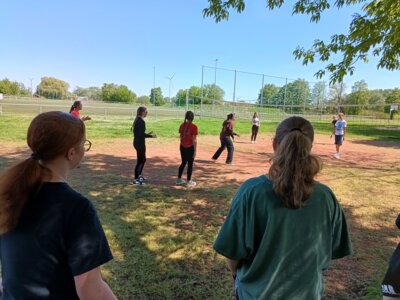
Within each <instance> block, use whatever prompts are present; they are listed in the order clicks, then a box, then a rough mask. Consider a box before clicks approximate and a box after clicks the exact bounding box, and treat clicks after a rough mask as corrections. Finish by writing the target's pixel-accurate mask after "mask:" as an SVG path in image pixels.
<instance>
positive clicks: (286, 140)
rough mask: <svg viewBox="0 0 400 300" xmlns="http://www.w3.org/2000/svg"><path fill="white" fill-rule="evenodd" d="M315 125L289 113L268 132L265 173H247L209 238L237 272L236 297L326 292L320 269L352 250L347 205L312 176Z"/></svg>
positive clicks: (272, 298) (316, 164) (310, 297)
mask: <svg viewBox="0 0 400 300" xmlns="http://www.w3.org/2000/svg"><path fill="white" fill-rule="evenodd" d="M313 140H314V129H313V127H312V125H311V124H310V122H309V121H307V120H306V119H304V118H302V117H298V116H294V117H290V118H288V119H286V120H284V121H282V122H281V123H280V124H279V125H278V127H277V129H276V133H275V138H274V139H273V145H272V146H273V149H274V156H273V158H272V159H271V161H272V165H271V167H270V170H269V174H267V175H262V176H259V177H255V178H251V179H249V180H247V181H245V182H244V183H243V184H242V185H241V187H240V188H239V190H238V191H237V193H236V195H235V196H234V198H233V200H232V204H231V207H230V209H229V213H228V216H227V217H226V219H225V222H224V224H223V225H222V227H221V230H220V232H219V234H218V236H217V239H216V241H215V242H214V249H215V250H216V251H217V252H218V253H220V254H221V255H223V256H225V257H226V260H227V264H228V267H229V269H230V271H231V272H232V274H233V276H234V278H235V288H236V294H237V299H240V300H242V299H268V300H281V299H307V300H314V299H315V300H317V299H318V300H320V299H322V297H323V291H324V287H323V277H322V271H323V270H325V269H326V268H328V267H329V265H330V262H331V260H332V259H337V258H341V257H344V256H346V255H349V254H350V253H351V242H350V237H349V234H348V231H347V224H346V219H345V216H344V213H343V211H342V209H341V207H340V205H339V202H338V201H337V200H336V197H335V195H334V194H333V192H332V190H331V189H330V188H329V187H327V186H325V185H323V184H321V183H318V182H316V181H315V180H314V177H315V176H316V174H317V173H318V172H319V171H320V170H321V168H322V161H321V159H320V158H319V157H316V156H314V155H312V154H311V147H312V143H313Z"/></svg>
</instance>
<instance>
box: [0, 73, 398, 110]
mask: <svg viewBox="0 0 400 300" xmlns="http://www.w3.org/2000/svg"><path fill="white" fill-rule="evenodd" d="M68 90H69V84H68V83H67V82H65V81H63V80H60V79H57V78H54V77H42V78H41V81H40V83H39V85H38V86H37V87H36V91H35V93H34V95H35V96H37V97H44V98H47V99H66V98H70V99H75V98H77V97H87V98H89V99H92V100H102V101H106V102H119V103H137V104H143V105H148V104H152V105H154V106H162V105H165V104H166V103H170V104H174V105H177V106H185V105H186V103H187V102H188V103H190V104H200V103H201V102H202V103H203V104H213V105H214V104H215V105H221V104H222V103H223V101H224V97H225V91H224V90H223V89H222V88H221V87H219V86H218V85H216V84H206V85H204V86H203V88H202V87H200V86H195V85H193V86H191V87H190V88H187V89H180V90H179V91H178V92H177V93H176V95H175V96H174V97H172V98H171V99H169V98H168V97H164V96H163V93H162V90H161V88H160V87H155V88H152V89H151V90H150V94H149V95H148V96H147V95H143V96H139V97H138V96H137V95H136V93H135V92H133V91H131V90H130V89H129V88H128V87H127V86H125V85H118V84H115V83H104V84H103V86H102V87H101V88H100V87H88V88H83V87H76V88H75V89H74V90H73V91H72V92H69V91H68ZM345 91H346V86H345V84H344V83H337V84H334V85H331V86H328V85H327V84H326V83H325V82H323V81H320V82H317V83H315V84H314V85H313V87H310V84H309V82H307V81H305V80H304V79H297V80H294V81H292V82H288V83H286V84H285V85H283V86H277V85H274V84H271V83H267V84H265V85H264V86H263V87H262V89H260V91H259V93H258V98H257V103H258V104H260V105H277V106H278V105H279V106H287V107H291V112H293V113H296V112H302V111H303V110H304V108H306V107H308V106H310V105H312V106H314V107H318V108H321V109H322V108H324V107H332V108H333V107H334V108H339V110H342V111H344V108H345V109H346V111H344V112H345V113H346V114H351V115H357V114H361V113H362V112H363V111H365V110H368V107H367V106H375V107H376V106H382V110H383V111H382V112H383V113H389V112H390V111H389V110H390V107H389V105H390V104H395V105H396V104H398V105H400V89H398V88H395V89H385V90H383V89H377V90H369V89H368V85H367V83H366V82H365V81H364V80H361V81H357V82H355V83H354V85H353V86H352V87H351V92H350V93H348V94H346V93H345ZM31 92H32V91H31V90H30V89H29V88H26V87H25V86H24V84H22V83H19V82H16V81H10V80H9V79H7V78H6V79H3V80H0V93H2V94H5V95H19V96H28V95H30V94H31ZM394 113H396V111H395V112H394Z"/></svg>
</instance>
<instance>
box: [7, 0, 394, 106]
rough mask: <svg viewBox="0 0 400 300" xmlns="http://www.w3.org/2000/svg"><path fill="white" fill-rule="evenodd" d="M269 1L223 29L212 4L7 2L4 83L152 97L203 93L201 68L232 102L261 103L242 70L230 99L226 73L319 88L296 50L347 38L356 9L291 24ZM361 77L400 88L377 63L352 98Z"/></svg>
mask: <svg viewBox="0 0 400 300" xmlns="http://www.w3.org/2000/svg"><path fill="white" fill-rule="evenodd" d="M288 2H291V3H293V1H288ZM265 3H266V2H265V0H257V1H251V0H248V1H247V3H246V4H247V6H246V10H245V11H244V12H243V13H242V14H237V13H232V14H231V17H230V19H229V21H228V22H225V21H224V22H222V23H218V24H217V23H215V22H214V21H213V20H212V19H210V18H206V19H205V18H203V16H202V9H203V8H204V7H206V6H207V4H208V3H207V1H206V0H170V1H167V0H146V1H130V0H113V1H111V0H96V1H94V0H80V1H78V0H68V1H66V0H60V1H51V0H35V1H30V0H20V1H15V0H1V1H0V11H1V15H0V37H1V42H0V43H1V45H0V79H3V78H9V79H10V80H16V81H18V82H22V83H24V84H25V85H26V86H28V87H29V86H30V80H29V78H33V86H34V87H35V86H36V85H37V84H39V82H40V78H41V77H44V76H52V77H56V78H58V79H62V80H64V81H66V82H68V83H69V84H70V87H71V88H70V90H71V91H72V90H73V89H74V88H75V87H76V86H81V87H89V86H98V87H101V86H102V85H103V83H115V84H124V85H127V86H128V87H129V88H130V89H131V90H133V91H134V92H135V93H136V94H137V95H149V94H150V89H151V88H152V87H153V79H154V78H153V77H154V74H155V86H156V87H157V86H160V87H161V88H162V91H163V95H164V96H168V95H169V80H168V79H167V78H166V77H171V76H173V75H174V74H175V75H174V77H173V79H172V86H171V96H173V95H175V94H176V92H177V91H178V90H179V89H184V88H188V87H190V86H191V85H198V86H200V85H201V81H202V65H205V66H208V67H204V69H203V70H204V73H203V82H204V84H208V83H214V81H215V75H216V77H217V78H216V79H217V80H216V83H217V84H218V85H220V86H221V87H222V88H223V89H224V90H225V92H226V98H227V100H232V99H233V96H235V98H236V99H237V100H251V99H255V98H256V97H257V92H258V91H259V89H260V88H261V85H262V76H261V75H252V74H246V73H239V72H238V73H237V74H236V90H235V94H234V93H233V90H234V87H233V86H234V71H226V70H222V69H229V70H240V71H246V72H249V73H258V74H265V75H268V76H265V78H264V83H269V82H270V83H274V84H277V85H283V84H284V82H285V79H284V78H289V79H297V78H302V79H305V80H307V81H310V82H316V81H317V79H316V78H315V77H314V76H313V75H314V73H315V72H316V71H317V70H318V69H319V68H321V67H322V66H323V65H322V64H321V63H314V64H311V65H309V66H303V65H302V64H301V62H300V61H296V60H295V59H294V57H293V55H292V52H293V50H294V49H296V47H297V46H299V45H300V46H304V47H306V48H307V47H310V46H311V45H312V43H313V41H314V40H315V39H317V38H320V39H324V40H326V39H328V38H329V37H330V36H331V35H333V34H335V33H346V32H347V28H348V24H349V22H350V20H351V15H352V14H354V13H355V12H357V11H356V9H357V8H356V7H350V8H346V9H344V10H340V11H338V10H337V9H333V10H332V11H331V12H325V13H324V14H323V15H322V18H321V21H320V22H319V23H318V24H314V23H310V22H309V18H308V17H307V16H302V15H295V16H292V15H291V6H290V5H289V4H286V5H284V6H283V8H282V9H280V10H274V11H269V10H268V9H266V8H265ZM216 59H218V61H217V67H218V69H217V73H216V74H215V69H214V67H215V65H216ZM220 68H221V69H220ZM154 71H155V72H154ZM269 76H273V77H269ZM275 77H279V78H275ZM282 78H283V79H282ZM362 79H364V80H365V81H366V82H367V84H368V86H369V88H370V89H377V88H394V87H399V86H400V81H399V79H400V72H399V71H395V72H390V71H386V70H377V68H376V60H374V59H371V61H370V63H368V64H362V63H360V64H357V65H356V73H355V74H354V75H353V76H352V77H346V78H345V80H344V81H345V83H346V85H347V87H348V90H350V87H351V85H352V84H353V83H354V82H356V81H359V80H362ZM324 80H325V81H328V77H327V78H324Z"/></svg>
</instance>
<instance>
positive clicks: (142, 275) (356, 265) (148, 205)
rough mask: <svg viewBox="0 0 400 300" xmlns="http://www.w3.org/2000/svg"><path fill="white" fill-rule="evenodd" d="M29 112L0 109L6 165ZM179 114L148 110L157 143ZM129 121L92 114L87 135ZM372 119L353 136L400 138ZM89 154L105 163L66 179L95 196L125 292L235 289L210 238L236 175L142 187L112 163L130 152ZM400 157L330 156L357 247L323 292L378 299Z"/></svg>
mask: <svg viewBox="0 0 400 300" xmlns="http://www.w3.org/2000/svg"><path fill="white" fill-rule="evenodd" d="M150 112H151V111H150ZM33 116H34V115H31V114H29V115H28V114H18V115H17V114H16V115H3V116H0V128H1V130H0V144H1V145H2V146H7V149H10V148H15V149H17V150H16V151H17V152H16V153H13V154H12V155H11V154H4V153H0V154H1V156H0V171H2V170H4V169H5V168H6V167H7V166H9V165H11V164H12V163H14V162H16V161H18V159H21V158H23V157H24V155H25V154H24V153H21V154H19V153H18V151H20V150H18V149H23V148H24V147H25V145H26V142H25V139H26V132H27V128H28V126H29V123H30V121H31V119H32V118H33ZM182 120H183V114H182V118H172V119H171V118H165V119H155V118H154V117H152V116H151V114H149V118H148V119H147V120H146V125H147V130H148V131H154V132H155V133H156V134H157V135H158V137H159V141H160V143H162V141H163V140H165V141H166V143H168V141H169V140H171V139H172V138H177V137H178V134H177V129H178V126H179V124H180V123H181V122H182ZM195 122H196V124H197V125H198V126H199V129H200V135H218V134H219V131H220V128H221V122H222V119H211V118H203V119H200V118H196V119H195ZM277 123H278V122H271V121H265V122H263V123H262V127H261V132H260V134H263V133H268V134H269V135H273V131H274V129H275V127H276V125H277ZM313 124H314V126H315V127H316V131H317V132H318V133H319V134H324V135H328V134H330V132H331V127H330V124H329V123H326V122H313ZM131 125H132V119H131V118H129V117H124V118H120V117H114V116H108V117H107V118H102V117H100V116H99V117H96V116H94V117H93V120H92V121H89V122H86V126H87V138H88V139H90V140H92V141H94V142H97V143H99V144H101V143H109V144H112V143H113V141H116V140H121V139H126V140H131V139H132V133H131V131H130V128H131ZM368 126H370V128H369V130H370V132H369V133H370V134H369V135H368V137H364V136H363V135H362V131H356V130H353V129H350V128H351V127H349V132H348V133H349V137H351V138H359V139H368V140H382V139H384V140H389V141H393V140H394V141H396V140H397V141H398V139H399V132H398V131H393V132H391V133H390V135H387V134H386V131H384V130H381V129H379V128H376V127H374V125H368V124H364V126H363V130H366V127H368ZM235 130H236V131H237V132H239V133H240V134H241V133H243V134H246V133H248V132H249V121H248V120H245V119H240V118H239V119H238V120H237V122H236V127H235ZM371 133H372V134H371ZM18 147H22V148H18ZM397 148H398V149H399V148H400V143H399V145H398V146H397ZM0 149H1V147H0ZM93 160H96V162H101V163H103V164H104V167H102V168H99V167H98V164H96V163H95V162H92V161H90V160H88V161H85V162H84V163H83V164H82V167H81V168H79V169H77V170H75V171H74V172H72V174H71V176H70V178H69V180H70V184H71V186H72V187H73V188H75V189H76V190H78V191H79V192H81V193H82V194H84V195H86V196H88V197H89V198H90V199H91V200H92V201H93V202H94V203H95V205H96V208H97V210H98V213H99V216H100V218H101V222H102V224H103V227H104V229H105V231H106V234H107V237H108V240H109V243H110V245H111V248H112V251H113V254H114V260H113V261H112V262H110V263H108V264H107V265H106V266H104V268H103V271H104V274H105V279H106V280H107V282H108V283H109V284H110V286H111V287H112V289H113V290H114V291H115V293H116V295H117V296H118V297H119V299H231V292H232V280H231V277H230V276H229V272H228V271H227V269H226V267H225V264H224V261H223V259H222V258H221V257H220V256H218V255H217V254H216V253H215V252H214V251H213V250H212V243H213V241H214V239H215V236H216V234H217V232H218V230H219V228H220V226H221V224H222V222H223V219H224V216H225V215H226V213H227V209H228V207H229V204H230V201H231V199H232V197H233V195H234V193H235V191H236V189H237V188H238V186H239V185H240V182H237V181H227V182H225V183H224V184H219V185H213V186H208V187H197V188H195V189H190V190H186V189H174V188H171V187H170V186H162V185H159V186H157V185H148V186H146V188H145V189H141V188H136V187H134V186H130V185H127V184H126V181H124V180H121V175H120V174H119V173H118V172H115V168H114V166H118V165H121V166H123V165H126V164H132V161H131V159H128V158H124V157H121V156H117V155H114V154H113V153H109V154H108V155H103V156H101V155H99V156H96V157H94V158H93ZM399 163H400V159H398V160H397V163H393V164H390V165H381V166H370V165H369V163H368V161H365V162H363V163H360V164H349V165H343V164H342V165H338V164H335V163H332V162H326V163H325V164H324V169H323V171H322V174H321V177H322V178H323V179H324V180H326V181H327V183H328V185H329V186H331V188H332V189H333V190H334V191H335V193H336V195H337V197H338V199H339V201H340V203H341V204H342V206H343V208H344V210H345V212H346V215H347V218H348V221H349V223H350V228H351V236H352V240H353V244H354V255H353V256H352V257H351V258H349V259H348V260H346V261H344V262H338V263H335V264H334V265H333V271H332V273H328V275H327V280H326V282H327V293H328V296H327V299H360V298H362V299H381V296H380V290H379V283H380V280H381V279H382V277H383V274H384V271H385V269H386V266H387V261H388V258H389V256H390V254H391V252H393V250H394V246H395V245H396V243H397V242H398V240H399V236H398V232H397V231H396V229H395V228H394V225H393V222H394V219H395V217H396V216H397V213H399V212H400V204H399V202H400V201H399V195H400V186H399V182H400V173H399V171H400V167H399V165H400V164H399ZM107 165H109V166H111V165H112V166H113V167H107ZM346 281H350V282H352V283H354V288H353V289H349V288H347V287H346V288H340V285H341V284H342V283H343V282H346ZM360 295H362V296H360Z"/></svg>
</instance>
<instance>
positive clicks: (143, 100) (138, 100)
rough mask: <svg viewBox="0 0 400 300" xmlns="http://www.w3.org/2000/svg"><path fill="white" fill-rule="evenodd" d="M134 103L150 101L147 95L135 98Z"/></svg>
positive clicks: (147, 102)
mask: <svg viewBox="0 0 400 300" xmlns="http://www.w3.org/2000/svg"><path fill="white" fill-rule="evenodd" d="M136 103H140V104H149V103H150V97H149V96H140V97H138V98H137V99H136Z"/></svg>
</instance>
